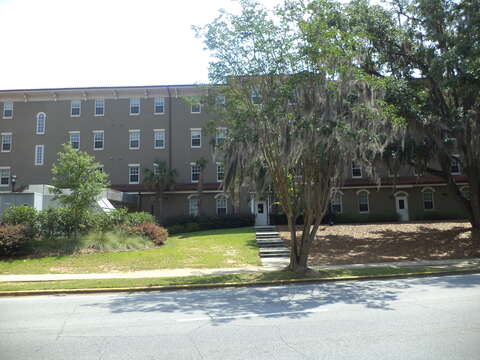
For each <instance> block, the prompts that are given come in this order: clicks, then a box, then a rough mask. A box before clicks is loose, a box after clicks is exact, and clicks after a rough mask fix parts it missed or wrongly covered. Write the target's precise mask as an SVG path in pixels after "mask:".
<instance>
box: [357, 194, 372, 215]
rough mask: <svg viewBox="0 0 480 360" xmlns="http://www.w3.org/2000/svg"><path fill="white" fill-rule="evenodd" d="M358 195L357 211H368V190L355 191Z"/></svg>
mask: <svg viewBox="0 0 480 360" xmlns="http://www.w3.org/2000/svg"><path fill="white" fill-rule="evenodd" d="M357 196H358V211H359V212H360V213H368V212H370V204H369V192H368V190H360V191H358V192H357Z"/></svg>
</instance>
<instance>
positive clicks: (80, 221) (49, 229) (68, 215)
mask: <svg viewBox="0 0 480 360" xmlns="http://www.w3.org/2000/svg"><path fill="white" fill-rule="evenodd" d="M38 223H39V229H40V234H41V235H42V236H47V237H51V236H70V235H72V234H77V233H79V234H83V233H86V232H89V231H90V230H91V229H93V228H94V227H95V223H94V215H90V213H88V212H86V213H84V214H82V215H81V216H75V215H74V214H73V213H72V212H71V211H70V210H69V209H66V208H53V207H49V208H47V209H45V210H42V211H40V212H39V214H38Z"/></svg>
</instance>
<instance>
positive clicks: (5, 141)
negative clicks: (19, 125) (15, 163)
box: [2, 133, 12, 152]
mask: <svg viewBox="0 0 480 360" xmlns="http://www.w3.org/2000/svg"><path fill="white" fill-rule="evenodd" d="M10 151H12V133H2V152H10Z"/></svg>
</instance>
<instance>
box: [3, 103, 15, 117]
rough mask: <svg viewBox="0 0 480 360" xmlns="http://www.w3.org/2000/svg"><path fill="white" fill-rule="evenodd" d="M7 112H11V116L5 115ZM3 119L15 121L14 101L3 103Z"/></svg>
mask: <svg viewBox="0 0 480 360" xmlns="http://www.w3.org/2000/svg"><path fill="white" fill-rule="evenodd" d="M7 110H10V111H11V115H9V116H8V115H5V113H6V112H7ZM3 118H4V119H13V101H6V102H4V103H3Z"/></svg>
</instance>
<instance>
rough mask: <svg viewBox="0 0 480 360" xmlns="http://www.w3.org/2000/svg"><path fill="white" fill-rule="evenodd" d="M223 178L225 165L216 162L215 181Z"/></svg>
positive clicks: (220, 180)
mask: <svg viewBox="0 0 480 360" xmlns="http://www.w3.org/2000/svg"><path fill="white" fill-rule="evenodd" d="M223 180H225V166H223V163H217V182H222V181H223Z"/></svg>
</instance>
